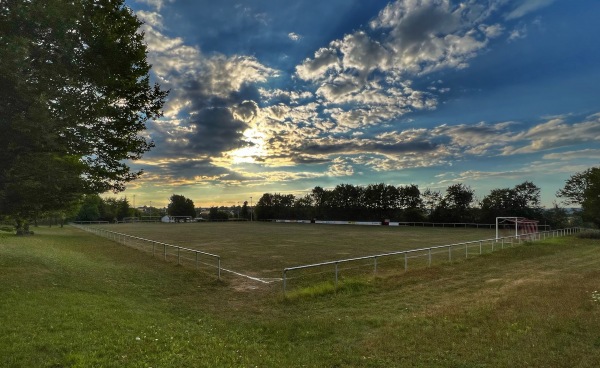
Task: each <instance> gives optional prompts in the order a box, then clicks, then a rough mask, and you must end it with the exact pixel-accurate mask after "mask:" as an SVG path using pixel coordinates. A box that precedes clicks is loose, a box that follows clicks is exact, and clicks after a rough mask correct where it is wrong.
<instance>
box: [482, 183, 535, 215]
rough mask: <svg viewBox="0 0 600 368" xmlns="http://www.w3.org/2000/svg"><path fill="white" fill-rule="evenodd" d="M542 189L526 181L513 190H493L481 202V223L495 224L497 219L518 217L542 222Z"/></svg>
mask: <svg viewBox="0 0 600 368" xmlns="http://www.w3.org/2000/svg"><path fill="white" fill-rule="evenodd" d="M542 212H543V211H542V208H541V206H540V188H538V187H537V186H536V185H535V184H533V183H532V182H530V181H524V182H523V183H521V184H518V185H515V186H514V187H513V188H498V189H492V191H490V194H488V195H487V196H485V197H484V198H483V199H482V200H481V221H483V222H487V223H494V221H496V217H500V216H516V217H526V218H529V219H538V220H541V219H542V217H543V213H542Z"/></svg>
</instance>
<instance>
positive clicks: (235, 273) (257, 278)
mask: <svg viewBox="0 0 600 368" xmlns="http://www.w3.org/2000/svg"><path fill="white" fill-rule="evenodd" d="M221 271H225V272H230V273H232V274H234V275H237V276H241V277H245V278H247V279H250V280H253V281H258V282H261V283H263V284H271V283H273V282H277V281H282V280H283V279H282V278H260V277H253V276H250V275H244V274H243V273H239V272H236V271H233V270H228V269H226V268H223V267H221Z"/></svg>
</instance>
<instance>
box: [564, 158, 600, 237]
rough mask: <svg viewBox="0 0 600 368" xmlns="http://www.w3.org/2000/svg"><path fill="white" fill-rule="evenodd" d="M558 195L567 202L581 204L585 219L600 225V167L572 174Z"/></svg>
mask: <svg viewBox="0 0 600 368" xmlns="http://www.w3.org/2000/svg"><path fill="white" fill-rule="evenodd" d="M556 195H557V196H558V197H562V198H565V200H564V202H565V203H567V204H578V205H581V215H582V217H583V220H584V221H589V222H592V223H593V224H595V225H596V226H597V227H600V167H592V168H589V169H587V170H585V171H583V172H580V173H576V174H574V175H572V176H571V177H570V178H569V179H568V180H567V182H566V183H565V186H564V187H563V188H562V189H560V190H559V191H558V192H557V193H556Z"/></svg>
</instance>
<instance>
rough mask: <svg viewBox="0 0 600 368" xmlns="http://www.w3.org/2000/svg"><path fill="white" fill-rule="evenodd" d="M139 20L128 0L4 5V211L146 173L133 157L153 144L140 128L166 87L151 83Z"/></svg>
mask: <svg viewBox="0 0 600 368" xmlns="http://www.w3.org/2000/svg"><path fill="white" fill-rule="evenodd" d="M140 25H141V22H140V21H139V20H138V19H137V18H136V16H135V15H134V13H133V12H132V11H131V10H130V9H128V8H127V7H125V6H124V1H123V0H79V1H66V0H55V1H17V0H8V1H3V2H2V4H0V50H3V52H2V53H0V85H2V88H0V130H1V131H2V134H0V147H2V150H0V213H4V214H10V215H13V216H15V217H20V218H21V217H31V216H34V215H35V212H36V211H39V208H36V206H41V207H44V208H46V209H58V208H60V207H61V206H64V205H65V204H66V203H69V202H73V201H75V200H77V199H78V198H79V197H80V196H81V195H82V194H84V193H102V192H105V191H108V190H112V191H114V192H118V191H122V190H123V189H124V188H125V184H126V183H127V182H129V181H131V180H134V179H136V178H138V177H139V175H140V174H141V171H137V172H132V171H131V169H130V167H129V166H128V163H127V160H135V159H139V158H140V157H141V156H142V154H143V153H145V152H147V151H148V150H149V149H150V148H151V147H152V146H153V143H152V142H151V141H148V140H147V138H146V137H145V136H144V135H143V134H140V133H141V132H143V131H144V130H145V123H146V122H147V121H148V120H150V119H154V118H157V117H159V116H160V115H161V111H160V110H161V108H162V105H163V103H164V98H165V97H166V94H167V92H165V91H162V90H161V89H160V87H159V86H158V85H154V86H151V85H150V83H149V70H150V65H149V64H148V63H147V61H146V45H145V44H144V40H143V33H141V32H139V27H140ZM44 166H46V167H52V168H54V167H59V168H60V170H58V172H57V173H56V175H55V176H54V177H51V178H49V177H48V176H47V175H46V171H44V170H43V167H44ZM24 178H26V180H27V185H26V186H23V187H21V188H20V187H19V186H20V184H19V183H21V182H22V181H23V179H24ZM33 188H42V189H41V190H40V191H37V190H32V189H33ZM35 193H42V195H41V196H40V195H35ZM57 199H58V200H57Z"/></svg>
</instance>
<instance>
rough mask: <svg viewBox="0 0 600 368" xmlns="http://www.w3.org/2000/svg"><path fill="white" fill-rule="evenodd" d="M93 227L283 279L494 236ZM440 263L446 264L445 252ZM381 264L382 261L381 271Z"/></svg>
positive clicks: (259, 227)
mask: <svg viewBox="0 0 600 368" xmlns="http://www.w3.org/2000/svg"><path fill="white" fill-rule="evenodd" d="M96 227H99V228H103V229H106V230H110V231H114V232H119V233H124V234H128V235H134V236H139V237H143V238H146V239H152V240H157V241H161V242H165V243H168V244H172V245H178V246H182V247H186V248H191V249H197V250H201V251H204V252H208V253H212V254H217V255H220V256H221V262H222V266H223V267H225V268H227V269H232V270H235V271H237V272H241V273H244V274H248V275H252V276H255V277H263V278H275V277H281V276H282V271H283V269H284V268H285V267H293V266H299V265H304V264H311V263H317V262H323V261H333V260H338V259H344V258H353V257H361V256H368V255H373V254H381V253H386V252H394V251H401V250H407V249H416V248H423V247H428V246H433V245H446V244H452V243H457V242H464V241H469V240H479V239H487V238H493V237H494V236H495V230H494V229H475V228H441V227H436V228H431V227H425V228H423V227H395V226H389V227H388V226H353V225H321V224H318V225H317V224H289V223H288V224H284V223H271V222H229V223H188V224H183V223H181V224H163V223H137V224H118V225H114V224H113V225H102V226H96ZM148 245H149V244H147V246H148ZM443 258H444V259H447V256H446V254H445V253H444V257H443ZM403 262H404V261H403V260H402V267H404V266H403ZM384 263H385V260H382V262H380V266H383V265H384ZM380 268H381V267H380Z"/></svg>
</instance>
